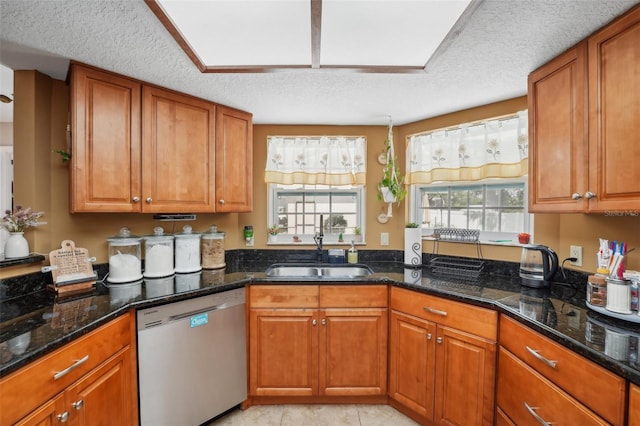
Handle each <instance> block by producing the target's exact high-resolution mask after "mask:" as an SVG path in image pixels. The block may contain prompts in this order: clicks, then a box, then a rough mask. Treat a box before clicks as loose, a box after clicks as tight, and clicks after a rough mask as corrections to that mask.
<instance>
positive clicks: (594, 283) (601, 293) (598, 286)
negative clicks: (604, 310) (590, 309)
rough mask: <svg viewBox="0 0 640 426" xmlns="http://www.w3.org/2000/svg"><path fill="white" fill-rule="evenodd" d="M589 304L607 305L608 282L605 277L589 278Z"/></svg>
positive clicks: (595, 276) (593, 276) (592, 276)
mask: <svg viewBox="0 0 640 426" xmlns="http://www.w3.org/2000/svg"><path fill="white" fill-rule="evenodd" d="M587 302H589V303H590V304H591V305H593V306H602V307H605V306H606V305H607V282H606V280H605V277H603V276H600V275H589V277H587Z"/></svg>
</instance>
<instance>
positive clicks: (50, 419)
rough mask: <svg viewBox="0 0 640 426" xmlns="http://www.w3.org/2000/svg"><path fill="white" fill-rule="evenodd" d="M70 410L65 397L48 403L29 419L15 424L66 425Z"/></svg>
mask: <svg viewBox="0 0 640 426" xmlns="http://www.w3.org/2000/svg"><path fill="white" fill-rule="evenodd" d="M69 414H70V413H69V410H68V408H67V407H66V405H65V401H64V395H63V394H60V395H58V396H57V397H55V398H53V399H51V400H49V401H47V402H46V403H44V404H42V405H41V406H40V407H38V408H37V409H36V410H35V411H33V412H32V413H31V414H29V415H28V416H27V417H25V418H23V419H22V420H20V421H18V422H16V423H15V426H54V425H60V424H62V423H66V422H67V421H68V419H69Z"/></svg>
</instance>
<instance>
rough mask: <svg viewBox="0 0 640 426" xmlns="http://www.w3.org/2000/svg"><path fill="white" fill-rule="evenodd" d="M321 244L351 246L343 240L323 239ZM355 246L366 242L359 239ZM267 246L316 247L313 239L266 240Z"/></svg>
mask: <svg viewBox="0 0 640 426" xmlns="http://www.w3.org/2000/svg"><path fill="white" fill-rule="evenodd" d="M322 245H323V246H332V247H333V246H346V247H351V241H348V242H347V241H343V242H341V243H340V242H332V241H324V242H323V243H322ZM355 245H356V246H366V245H367V243H366V242H365V241H360V242H356V243H355ZM267 246H305V247H306V246H309V247H316V243H314V242H313V241H300V242H294V241H275V242H267Z"/></svg>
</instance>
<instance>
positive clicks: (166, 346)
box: [137, 288, 247, 426]
mask: <svg viewBox="0 0 640 426" xmlns="http://www.w3.org/2000/svg"><path fill="white" fill-rule="evenodd" d="M245 303H246V302H245V291H244V288H239V289H235V290H230V291H226V292H222V293H217V294H212V295H208V296H202V297H198V298H195V299H190V300H185V301H181V302H176V303H170V304H167V305H162V306H157V307H154V308H148V309H142V310H140V311H138V312H137V324H138V333H137V334H138V378H139V384H138V386H139V394H140V423H141V425H143V426H145V425H153V426H162V425H166V426H196V425H200V424H202V423H204V422H206V421H207V420H209V419H211V418H212V417H215V416H217V415H218V414H220V413H223V412H224V411H226V410H228V409H230V408H232V407H234V406H236V405H238V404H239V403H241V402H242V401H244V400H245V399H247V361H246V359H247V358H246V337H245V336H246V314H245Z"/></svg>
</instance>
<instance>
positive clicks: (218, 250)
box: [202, 225, 227, 269]
mask: <svg viewBox="0 0 640 426" xmlns="http://www.w3.org/2000/svg"><path fill="white" fill-rule="evenodd" d="M225 266H227V264H226V263H225V261H224V232H218V227H217V226H216V225H211V226H210V227H209V229H208V230H207V232H205V233H203V234H202V267H203V268H204V269H220V268H224V267H225Z"/></svg>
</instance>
